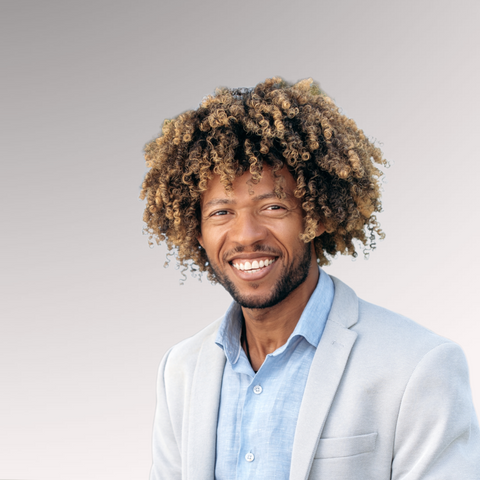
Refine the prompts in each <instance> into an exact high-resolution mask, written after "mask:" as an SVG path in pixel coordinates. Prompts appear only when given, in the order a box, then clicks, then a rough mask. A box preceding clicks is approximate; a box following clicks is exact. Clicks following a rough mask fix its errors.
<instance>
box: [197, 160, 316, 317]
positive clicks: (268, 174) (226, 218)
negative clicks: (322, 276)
mask: <svg viewBox="0 0 480 480" xmlns="http://www.w3.org/2000/svg"><path fill="white" fill-rule="evenodd" d="M279 174H280V175H281V176H283V178H284V182H283V189H284V192H285V194H286V196H285V198H283V199H279V198H278V197H277V196H276V194H275V193H274V186H275V181H274V177H273V174H272V170H271V168H270V167H268V166H265V167H264V169H263V175H262V179H261V180H260V182H259V183H258V184H256V185H254V184H252V183H251V174H250V173H245V174H244V175H242V176H240V177H238V178H236V179H235V181H234V182H233V192H230V193H227V192H226V191H225V189H224V187H223V185H222V184H221V182H220V177H219V176H218V175H215V176H214V177H213V178H212V179H211V180H210V181H209V183H208V189H207V191H206V192H205V194H204V195H203V197H202V202H201V215H202V218H201V235H200V236H199V237H198V240H199V242H200V244H201V245H202V247H203V248H204V249H205V252H206V254H207V256H208V260H209V262H210V265H211V266H212V269H213V271H214V273H215V277H216V278H217V280H218V282H219V283H221V284H222V285H223V286H224V287H225V289H226V290H227V291H228V292H229V293H230V295H232V297H233V298H234V300H235V301H236V302H238V303H239V304H240V305H241V306H242V307H244V308H268V307H272V306H274V305H277V304H278V303H280V302H282V301H283V300H285V299H286V298H287V297H288V296H289V295H290V293H291V292H293V291H296V290H298V289H301V288H303V287H304V286H305V288H310V287H311V284H312V282H313V288H314V286H315V284H316V281H317V277H318V269H317V265H316V259H315V255H314V254H313V252H312V251H313V246H312V243H308V244H306V243H304V242H303V241H302V240H300V238H299V235H300V233H302V232H303V229H304V224H303V216H304V215H303V210H302V208H301V204H300V200H299V199H298V198H296V197H295V196H294V195H293V192H294V190H295V187H296V182H295V180H294V179H293V177H292V175H291V174H290V172H289V171H288V170H287V168H286V167H284V168H283V169H282V170H281V171H280V172H279ZM322 232H323V227H322V226H319V229H318V232H317V235H320V233H322ZM312 290H313V289H312Z"/></svg>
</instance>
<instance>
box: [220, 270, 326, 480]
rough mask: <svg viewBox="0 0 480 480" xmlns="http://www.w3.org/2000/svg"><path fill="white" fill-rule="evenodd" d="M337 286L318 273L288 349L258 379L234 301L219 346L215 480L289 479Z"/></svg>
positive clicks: (267, 361) (273, 355) (270, 359)
mask: <svg viewBox="0 0 480 480" xmlns="http://www.w3.org/2000/svg"><path fill="white" fill-rule="evenodd" d="M333 296H334V286H333V282H332V280H331V278H330V277H329V276H328V275H327V274H326V273H325V272H324V271H323V270H320V277H319V280H318V283H317V286H316V288H315V290H314V291H313V293H312V296H311V297H310V300H309V301H308V303H307V305H306V307H305V309H304V311H303V313H302V315H301V317H300V320H299V321H298V323H297V325H296V327H295V330H294V331H293V333H292V334H291V335H290V338H289V339H288V340H287V343H285V345H283V346H281V347H280V348H278V349H277V350H275V351H274V352H273V353H270V354H269V355H267V357H266V358H265V361H264V362H263V364H262V366H261V368H260V370H259V371H258V372H257V373H256V374H255V372H254V371H253V369H252V367H251V365H250V363H249V361H248V359H247V356H246V355H245V352H244V350H243V348H242V347H241V345H240V333H241V326H242V310H241V307H240V305H238V304H237V303H235V302H233V303H232V304H231V305H230V307H229V309H228V310H227V313H226V314H225V318H224V319H223V321H222V324H221V325H220V328H219V330H218V334H217V338H216V340H215V342H216V343H217V345H218V346H219V347H221V348H223V350H224V352H225V356H226V358H227V361H226V363H225V370H224V372H223V381H222V391H221V395H220V409H219V413H218V423H217V446H216V463H215V479H216V480H246V479H269V480H274V479H275V480H277V479H285V480H287V479H288V477H289V474H290V462H291V456H292V445H293V438H294V435H295V428H296V426H297V417H298V412H299V410H300V404H301V403H302V398H303V392H304V390H305V384H306V382H307V377H308V372H309V370H310V365H311V363H312V360H313V356H314V355H315V351H316V348H317V346H318V343H319V342H320V338H321V337H322V333H323V330H324V328H325V323H326V321H327V318H328V314H329V312H330V308H331V306H332V302H333Z"/></svg>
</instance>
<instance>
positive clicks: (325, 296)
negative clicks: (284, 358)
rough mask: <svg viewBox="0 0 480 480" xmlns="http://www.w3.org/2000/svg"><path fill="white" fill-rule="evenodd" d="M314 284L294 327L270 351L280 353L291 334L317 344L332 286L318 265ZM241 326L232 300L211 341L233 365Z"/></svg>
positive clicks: (325, 319)
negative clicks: (285, 339) (281, 344)
mask: <svg viewBox="0 0 480 480" xmlns="http://www.w3.org/2000/svg"><path fill="white" fill-rule="evenodd" d="M319 274H320V275H319V279H318V282H317V286H316V287H315V290H314V291H313V293H312V295H311V296H310V299H309V300H308V303H307V305H306V306H305V309H304V310H303V312H302V315H301V316H300V319H299V321H298V323H297V325H296V326H295V329H294V331H293V332H292V334H291V335H290V337H289V339H288V340H287V342H286V343H285V345H283V346H282V347H280V348H278V349H277V350H276V351H275V352H274V355H278V354H280V353H282V352H283V351H284V350H285V349H286V348H288V347H289V345H290V344H291V343H292V342H293V339H294V338H295V337H303V338H305V340H307V342H308V343H310V344H311V345H312V346H313V347H315V348H317V346H318V344H319V342H320V338H321V337H322V334H323V330H324V329H325V323H326V322H327V318H328V314H329V313H330V309H331V307H332V303H333V297H334V294H335V288H334V286H333V281H332V279H331V278H330V277H329V276H328V275H327V274H326V273H325V272H324V271H323V270H322V269H321V268H319ZM241 330H242V308H241V307H240V305H239V304H238V303H236V302H232V303H231V305H230V307H229V308H228V310H227V312H226V313H225V316H224V318H223V320H222V323H221V324H220V328H219V329H218V332H217V337H216V339H215V343H216V344H217V345H218V346H219V347H220V348H223V350H224V352H225V356H226V357H227V360H228V361H229V362H230V364H231V365H234V364H235V363H236V362H237V361H238V358H239V356H240V353H241V345H240V334H241Z"/></svg>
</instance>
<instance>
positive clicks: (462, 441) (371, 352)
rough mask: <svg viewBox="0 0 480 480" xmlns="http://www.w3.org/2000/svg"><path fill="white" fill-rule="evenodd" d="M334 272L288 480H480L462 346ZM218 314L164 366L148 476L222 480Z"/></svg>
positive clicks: (479, 437) (478, 438)
mask: <svg viewBox="0 0 480 480" xmlns="http://www.w3.org/2000/svg"><path fill="white" fill-rule="evenodd" d="M332 278H333V281H334V283H335V297H334V301H333V305H332V309H331V312H330V315H329V318H328V321H327V324H326V327H325V331H324V333H323V336H322V339H321V341H320V344H319V346H318V348H317V351H316V354H315V357H314V359H313V362H312V365H311V368H310V373H309V376H308V380H307V384H306V387H305V393H304V397H303V401H302V405H301V408H300V412H299V416H298V422H297V429H296V432H295V439H294V443H293V450H292V463H291V471H290V479H292V480H306V479H310V480H314V479H322V480H340V479H341V480H350V479H351V480H362V479H365V480H387V479H393V480H420V479H422V480H480V431H479V426H478V421H477V418H476V415H475V411H474V408H473V403H472V398H471V392H470V387H469V379H468V368H467V364H466V360H465V356H464V354H463V352H462V350H461V349H460V347H458V346H457V345H456V344H454V343H453V342H451V341H449V340H447V339H445V338H442V337H440V336H438V335H435V334H434V333H432V332H430V331H428V330H426V329H425V328H423V327H421V326H419V325H417V324H416V323H414V322H412V321H411V320H409V319H407V318H405V317H402V316H400V315H397V314H395V313H392V312H390V311H388V310H385V309H383V308H380V307H377V306H375V305H372V304H369V303H367V302H364V301H362V300H359V299H358V298H357V296H356V295H355V293H354V292H353V290H351V289H350V288H349V287H347V286H346V285H345V284H344V283H342V282H341V281H339V280H338V279H336V278H334V277H332ZM220 321H221V319H220V320H218V321H216V322H215V323H213V324H211V325H210V326H209V327H207V328H206V329H204V330H202V331H201V332H200V333H198V334H197V335H195V336H193V337H191V338H189V339H187V340H185V341H183V342H181V343H180V344H178V345H176V346H175V347H173V348H172V349H171V350H170V351H169V352H168V353H167V354H166V355H165V357H164V359H163V361H162V363H161V365H160V369H159V377H158V392H157V410H156V414H155V423H154V435H153V467H152V471H151V476H150V479H151V480H160V479H162V480H175V479H188V480H212V479H213V478H214V468H215V441H216V428H217V415H218V407H219V398H220V389H221V384H222V375H223V369H224V365H225V355H224V353H223V350H221V349H220V348H219V347H218V346H217V345H216V344H215V341H214V340H215V335H216V332H217V329H218V326H219V324H220ZM286 388H288V386H286ZM262 480H263V479H262ZM265 480H268V479H265Z"/></svg>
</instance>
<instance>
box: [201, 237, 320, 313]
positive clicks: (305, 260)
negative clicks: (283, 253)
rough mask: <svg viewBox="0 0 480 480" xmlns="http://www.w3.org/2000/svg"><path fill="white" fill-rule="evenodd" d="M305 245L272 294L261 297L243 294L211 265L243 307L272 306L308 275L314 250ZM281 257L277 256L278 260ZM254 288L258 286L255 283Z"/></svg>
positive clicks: (226, 288)
mask: <svg viewBox="0 0 480 480" xmlns="http://www.w3.org/2000/svg"><path fill="white" fill-rule="evenodd" d="M302 243H303V242H302ZM303 245H304V246H305V247H304V248H303V250H302V251H301V252H299V254H298V255H297V256H296V257H295V258H294V260H293V262H292V263H291V264H290V265H289V266H288V267H287V268H286V269H284V271H283V274H281V276H280V278H279V279H278V280H277V281H276V282H275V284H274V285H273V288H272V290H271V292H270V294H268V295H265V296H263V297H261V298H259V297H256V296H255V295H243V294H241V293H240V292H239V290H238V288H237V287H236V286H235V284H234V283H233V282H232V281H231V280H230V279H229V278H228V277H227V275H225V274H224V273H222V272H220V269H219V268H218V266H217V265H215V264H214V263H212V262H210V261H209V263H210V266H211V268H212V270H213V273H214V274H215V278H216V280H217V281H218V283H220V284H221V285H222V286H223V287H224V288H225V290H226V291H227V292H228V293H229V294H230V295H231V296H232V298H233V299H234V300H235V301H236V302H237V303H238V304H239V305H240V306H242V307H243V308H270V307H273V306H274V305H277V304H279V303H280V302H281V301H283V300H285V299H286V298H287V297H288V295H290V293H291V292H293V291H294V290H295V289H296V288H297V287H299V286H300V285H301V284H302V283H303V282H304V281H305V280H306V279H307V277H308V272H309V270H310V266H311V261H312V250H311V245H310V243H304V244H303ZM279 260H280V259H279V258H277V260H276V262H278V261H279ZM252 287H253V288H257V287H258V285H257V287H256V286H255V285H254V284H253V285H252Z"/></svg>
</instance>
